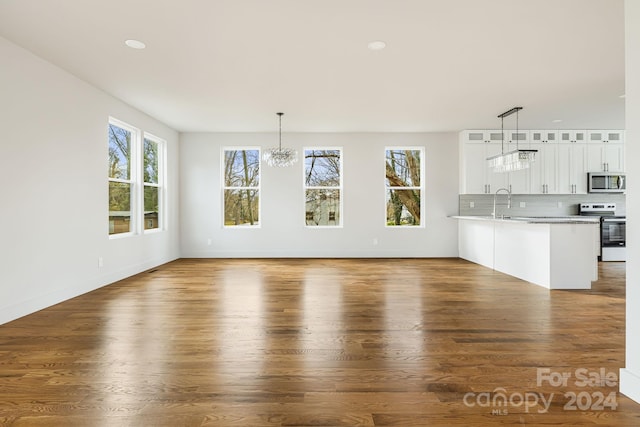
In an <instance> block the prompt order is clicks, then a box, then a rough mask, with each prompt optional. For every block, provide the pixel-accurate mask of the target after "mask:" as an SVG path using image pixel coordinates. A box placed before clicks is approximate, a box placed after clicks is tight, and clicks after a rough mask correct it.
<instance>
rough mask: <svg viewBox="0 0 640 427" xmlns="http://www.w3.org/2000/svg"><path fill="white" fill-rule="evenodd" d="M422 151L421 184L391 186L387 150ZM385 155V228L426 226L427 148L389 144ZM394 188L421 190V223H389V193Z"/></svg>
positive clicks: (399, 228)
mask: <svg viewBox="0 0 640 427" xmlns="http://www.w3.org/2000/svg"><path fill="white" fill-rule="evenodd" d="M390 150H391V151H420V185H419V186H409V187H391V186H389V184H388V183H387V178H386V166H387V151H390ZM382 155H383V159H382V160H383V168H384V169H383V170H384V171H385V172H384V175H383V177H384V197H383V201H384V205H383V209H382V212H383V214H384V217H383V218H384V225H385V228H390V229H398V230H403V229H408V230H413V229H419V228H425V206H426V204H425V187H426V185H425V167H424V165H425V160H424V157H425V148H424V147H423V146H387V147H385V148H384V152H383V153H382ZM394 188H400V189H408V190H419V191H420V224H418V225H388V224H387V194H388V192H389V190H391V189H394Z"/></svg>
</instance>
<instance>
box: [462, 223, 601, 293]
mask: <svg viewBox="0 0 640 427" xmlns="http://www.w3.org/2000/svg"><path fill="white" fill-rule="evenodd" d="M452 218H455V219H457V220H458V251H459V256H460V258H463V259H466V260H468V261H471V262H475V263H477V264H480V265H483V266H485V267H489V268H492V269H494V270H496V271H500V272H502V273H506V274H509V275H511V276H514V277H517V278H519V279H522V280H526V281H528V282H531V283H534V284H536V285H539V286H543V287H545V288H548V289H591V282H592V281H594V280H597V279H598V233H599V229H600V225H599V220H598V219H597V218H590V217H580V216H576V217H553V218H545V217H498V218H493V217H482V216H453V217H452Z"/></svg>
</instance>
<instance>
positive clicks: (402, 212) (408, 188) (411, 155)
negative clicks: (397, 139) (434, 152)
mask: <svg viewBox="0 0 640 427" xmlns="http://www.w3.org/2000/svg"><path fill="white" fill-rule="evenodd" d="M422 158H423V155H422V149H421V148H387V150H386V165H385V169H386V174H385V176H386V191H387V196H386V212H387V226H390V227H397V226H420V225H422V222H421V221H422V210H423V209H422V198H421V195H422V189H423V188H422V185H423V184H422V183H423V181H424V180H423V176H422V174H423V169H424V168H423V166H422Z"/></svg>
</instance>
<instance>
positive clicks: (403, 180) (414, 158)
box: [386, 150, 420, 187]
mask: <svg viewBox="0 0 640 427" xmlns="http://www.w3.org/2000/svg"><path fill="white" fill-rule="evenodd" d="M386 157H387V166H386V168H387V171H386V175H387V185H388V186H389V187H419V186H420V150H387V156H386Z"/></svg>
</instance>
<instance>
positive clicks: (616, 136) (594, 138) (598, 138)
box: [587, 130, 624, 144]
mask: <svg viewBox="0 0 640 427" xmlns="http://www.w3.org/2000/svg"><path fill="white" fill-rule="evenodd" d="M587 135H588V138H587V142H589V143H592V144H598V143H603V144H624V131H622V130H590V131H589V132H588V133H587Z"/></svg>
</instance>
